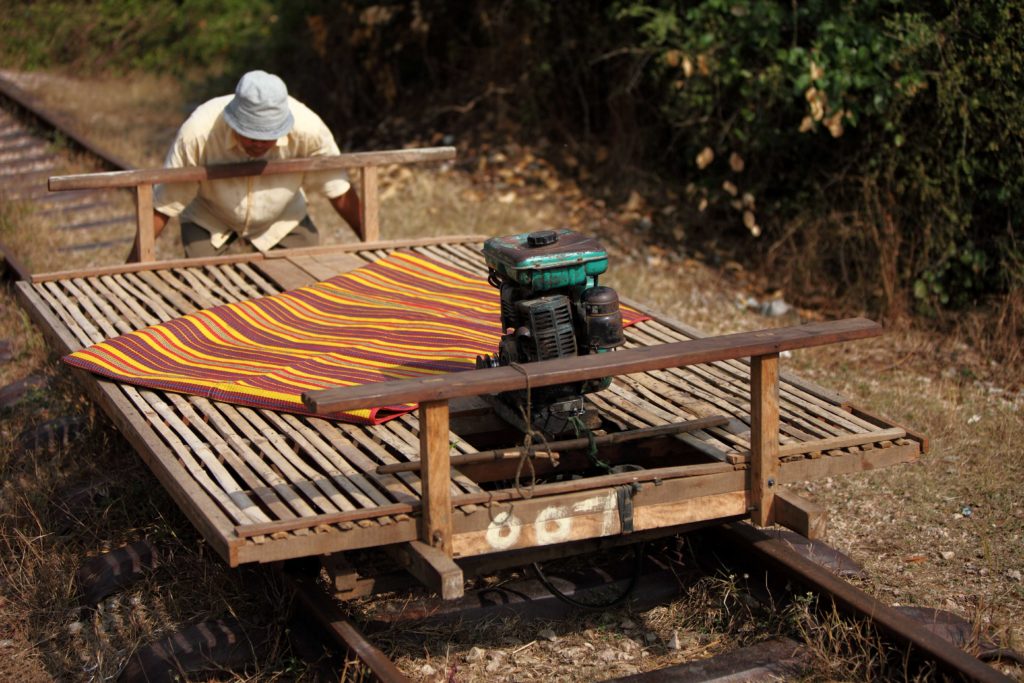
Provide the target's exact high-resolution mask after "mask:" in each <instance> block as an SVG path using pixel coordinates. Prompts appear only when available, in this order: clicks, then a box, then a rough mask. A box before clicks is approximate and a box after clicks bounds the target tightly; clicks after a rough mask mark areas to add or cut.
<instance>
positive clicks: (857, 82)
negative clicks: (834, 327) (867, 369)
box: [616, 0, 1024, 310]
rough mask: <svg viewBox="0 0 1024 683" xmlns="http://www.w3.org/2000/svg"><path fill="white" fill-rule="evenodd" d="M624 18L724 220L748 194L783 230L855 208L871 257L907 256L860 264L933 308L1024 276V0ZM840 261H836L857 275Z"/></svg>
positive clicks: (867, 273)
mask: <svg viewBox="0 0 1024 683" xmlns="http://www.w3.org/2000/svg"><path fill="white" fill-rule="evenodd" d="M616 16H617V17H618V18H619V19H620V20H622V21H625V22H630V23H631V24H632V25H633V26H634V28H635V30H636V31H637V34H638V35H639V44H640V45H641V46H642V47H643V48H644V50H646V51H647V53H648V54H649V55H651V56H653V57H654V58H653V59H651V60H650V67H649V68H648V69H647V74H646V75H647V77H648V84H649V87H650V88H651V90H650V93H651V95H650V96H651V97H652V98H653V99H655V100H656V101H657V102H658V103H659V106H660V109H661V111H662V113H663V117H664V121H665V123H666V124H667V125H668V126H669V127H670V128H671V131H672V134H671V139H672V141H673V143H672V145H671V146H669V147H668V148H667V149H668V150H669V154H670V155H671V157H673V158H674V159H675V160H676V163H675V164H674V168H675V171H676V172H677V173H680V174H684V175H687V176H690V177H693V178H695V179H696V181H697V183H696V187H697V188H698V189H699V191H700V195H701V197H703V198H704V200H705V201H707V200H710V206H711V208H712V210H714V209H716V208H718V209H719V212H718V217H719V218H721V219H725V220H726V221H728V220H729V216H730V214H737V212H751V209H752V207H753V206H754V205H755V201H749V200H748V201H745V202H739V201H737V200H735V199H733V197H736V196H737V195H739V194H740V193H749V194H750V195H751V197H752V198H753V199H754V200H756V204H757V205H758V214H759V215H758V216H756V217H747V216H744V221H743V222H744V224H746V226H747V227H748V228H752V227H756V228H757V231H756V232H755V234H757V233H758V232H760V230H761V228H762V226H763V227H764V228H765V232H766V235H767V236H768V237H769V238H772V237H776V236H778V235H780V234H781V233H782V232H783V227H784V225H785V223H786V222H787V221H790V220H792V219H793V218H794V217H795V216H797V215H800V214H807V213H808V212H822V211H832V212H836V211H840V212H855V213H858V214H859V215H860V217H861V218H860V220H861V221H862V222H863V221H869V222H872V223H873V225H871V226H867V230H868V232H871V231H872V230H875V231H877V232H878V233H879V234H880V235H882V237H880V238H878V239H876V240H875V244H874V246H875V249H876V250H877V251H876V252H875V253H867V254H864V259H865V261H871V260H874V261H875V262H877V263H879V264H882V263H884V262H886V259H885V258H881V257H880V256H881V255H880V254H879V253H878V251H881V250H884V249H898V250H899V254H898V259H896V260H894V261H892V265H891V268H892V269H893V272H891V273H881V274H880V273H878V272H877V269H875V271H876V272H872V270H871V269H867V270H865V269H863V268H861V269H858V270H857V272H859V273H861V274H862V275H861V276H862V277H863V278H865V279H870V278H872V277H879V275H880V276H881V277H882V278H883V279H884V278H886V277H892V278H894V279H896V280H898V281H899V282H900V283H902V285H903V287H905V288H907V289H908V290H909V289H911V288H912V291H913V293H914V296H915V298H916V300H917V301H918V302H919V303H920V304H921V305H922V309H923V310H927V309H934V307H935V306H936V305H939V306H946V307H959V306H964V305H968V304H970V303H973V302H974V301H976V300H977V299H979V298H980V297H982V296H984V295H986V294H988V293H991V292H998V291H1001V290H1002V291H1005V290H1004V289H1003V288H1004V287H1006V285H1007V283H1008V281H1009V280H1013V279H1014V276H1013V274H1012V273H1008V272H1006V271H1005V268H1006V267H1011V266H1007V265H1004V264H1007V259H1004V258H1001V255H1002V254H1003V253H1005V251H1006V250H1007V249H1008V248H1009V246H1008V244H1009V243H1010V242H1012V241H1013V237H1014V235H1015V234H1016V233H1019V231H1020V228H1019V227H1018V225H1019V223H1020V220H1021V211H1022V209H1024V107H1022V106H1021V105H1022V93H1024V76H1022V69H1024V66H1022V65H1024V41H1022V40H1021V38H1020V36H1021V35H1024V20H1022V7H1021V4H1020V3H1019V2H1011V3H1005V2H997V1H996V0H980V1H974V2H961V3H948V4H947V3H929V2H921V1H918V2H914V1H905V2H900V1H898V0H891V1H884V0H867V1H864V2H857V3H831V2H824V1H811V2H802V3H799V4H797V3H794V4H792V5H789V4H783V3H770V2H769V3H765V2H753V1H749V0H748V1H743V0H703V1H701V2H671V1H667V0H665V1H660V2H636V1H624V2H620V3H619V4H618V5H617V7H616ZM708 150H709V151H708ZM712 155H713V156H712ZM736 159H739V160H741V161H742V162H743V163H738V164H737V163H730V162H733V161H734V160H736ZM670 163H671V162H670ZM723 188H724V189H723ZM765 200H767V205H766V201H765ZM766 209H767V212H765V210H766ZM751 213H752V212H751ZM765 214H766V215H765ZM737 218H738V215H736V217H734V218H733V219H732V222H733V224H735V225H739V224H740V221H739V220H737ZM893 224H894V225H895V226H896V231H897V234H895V235H893V234H889V235H887V236H886V235H884V233H885V232H886V229H888V228H890V227H891V226H892V225H893ZM889 232H891V230H890V231H889ZM836 237H841V235H837V236H836ZM822 242H823V240H817V241H816V244H819V245H820V244H821V243H822ZM824 242H826V243H827V240H826V241H824ZM842 242H843V240H842V239H837V240H834V241H833V243H834V244H837V245H838V244H841V243H842ZM829 256H830V255H829V254H828V253H827V252H824V253H818V254H817V258H818V259H820V260H821V261H823V262H825V264H826V268H825V270H831V271H832V272H838V271H839V270H843V271H847V270H848V268H847V267H846V266H842V268H840V266H841V264H838V263H836V264H834V266H833V267H832V268H828V267H827V266H828V263H827V262H828V258H829ZM832 257H833V258H834V259H838V258H845V259H849V255H848V254H846V255H841V254H834V255H832ZM879 267H881V266H879ZM1017 281H1018V282H1019V276H1017ZM883 303H888V304H890V305H892V304H893V303H894V302H883Z"/></svg>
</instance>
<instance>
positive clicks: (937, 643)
mask: <svg viewBox="0 0 1024 683" xmlns="http://www.w3.org/2000/svg"><path fill="white" fill-rule="evenodd" d="M64 143H66V144H64ZM83 165H86V166H91V167H92V168H93V169H105V170H120V169H127V168H129V165H128V164H127V163H126V162H124V161H123V160H120V159H117V158H115V157H113V156H111V155H109V154H107V153H106V152H104V151H103V150H101V149H99V148H97V147H96V146H95V145H93V144H92V143H91V142H90V141H89V140H88V137H87V135H85V134H84V133H83V132H82V131H81V130H80V128H79V127H78V126H77V125H76V124H75V122H73V121H69V120H67V119H65V118H64V117H62V116H60V115H59V114H56V113H54V112H51V111H48V110H47V109H46V108H45V107H43V106H42V105H40V104H39V102H38V101H36V100H35V99H34V98H33V97H32V96H30V95H29V94H28V93H26V92H25V91H23V90H22V89H21V88H19V87H18V86H17V85H16V84H14V83H12V82H11V81H9V80H7V79H5V78H3V77H0V198H2V199H3V201H4V203H5V204H7V203H10V204H18V205H20V206H22V207H24V209H23V211H24V214H25V215H30V216H31V217H32V219H33V221H34V223H33V226H34V228H35V229H41V230H45V231H47V232H52V233H59V234H60V236H61V238H60V239H59V240H58V244H57V246H56V247H55V249H56V250H57V251H60V252H68V253H79V254H81V253H89V252H96V251H99V250H103V249H107V248H115V249H116V248H121V247H123V248H124V250H127V248H128V246H129V245H130V243H131V240H132V234H133V230H134V228H133V226H134V214H133V211H132V205H131V198H130V196H129V195H128V194H127V193H123V192H114V191H100V190H93V191H78V192H63V193H56V194H50V193H49V192H48V191H47V178H48V177H49V176H51V175H58V174H65V173H68V172H77V171H80V170H81V169H82V166H83ZM0 250H2V251H3V257H4V260H5V261H6V263H7V266H8V269H9V270H11V271H13V272H15V273H16V274H17V275H18V276H19V277H22V278H24V277H27V276H28V275H29V270H28V269H27V267H26V266H25V265H24V264H23V263H22V262H21V260H20V259H19V258H18V255H17V254H16V253H12V252H11V251H10V250H8V249H7V247H5V246H3V245H0ZM703 533H704V534H705V535H707V534H709V533H716V534H721V536H720V538H721V539H722V541H723V543H724V544H726V545H729V546H730V547H731V548H732V550H733V552H734V555H736V556H739V557H743V558H745V559H746V561H747V562H748V563H751V565H750V566H752V567H757V568H758V569H757V571H764V572H765V575H766V576H769V577H776V578H774V579H769V580H770V581H773V582H775V583H787V582H790V583H794V584H798V585H801V586H804V587H806V588H807V590H810V591H813V592H814V593H815V594H817V596H818V599H819V601H821V603H822V604H829V605H835V606H836V608H837V609H838V610H840V611H842V612H843V613H845V614H847V615H849V616H850V618H853V619H859V620H863V621H868V622H870V623H871V624H872V625H873V627H874V628H876V629H877V630H878V631H879V633H881V634H882V637H883V639H884V641H885V642H886V643H887V645H888V647H891V648H892V649H893V651H894V652H898V653H905V654H906V655H907V657H908V659H907V661H908V662H910V661H913V663H914V666H916V667H918V668H917V669H916V670H919V671H935V672H938V674H939V675H942V676H946V677H949V678H953V679H959V680H974V681H1005V680H1010V679H1009V678H1007V677H1006V676H1004V675H1003V674H1001V673H1000V672H998V671H997V670H995V669H994V668H992V667H990V666H988V665H987V664H985V663H984V662H982V661H980V660H978V659H976V658H974V657H972V656H971V655H969V654H967V653H966V652H964V651H963V650H961V649H960V648H959V647H957V646H956V645H954V644H953V643H951V642H950V641H949V640H946V639H943V638H942V637H940V636H939V635H936V633H935V632H934V631H932V630H929V629H928V628H927V627H925V626H923V625H922V624H921V623H920V622H915V621H914V620H912V619H910V618H908V617H907V616H906V615H904V614H902V613H900V612H898V611H896V610H893V609H892V608H889V607H887V606H885V605H882V604H881V603H879V602H878V601H877V600H875V599H873V598H871V597H870V596H869V595H867V594H866V593H864V592H863V591H860V590H858V589H856V588H855V587H853V586H852V585H851V584H849V583H848V582H845V581H842V580H841V579H839V578H838V577H837V576H835V575H834V574H832V573H830V572H828V571H826V570H823V569H822V568H821V567H820V566H817V565H814V564H813V563H811V562H809V561H808V560H806V559H805V558H804V557H803V556H801V555H800V554H799V553H797V552H796V551H795V550H794V549H793V548H792V547H788V546H787V545H786V544H784V543H781V542H778V541H777V540H773V539H772V538H770V537H769V536H766V535H765V534H763V533H761V532H758V531H756V530H754V529H752V528H751V527H749V526H747V525H742V524H730V525H727V526H726V527H722V528H718V529H716V530H714V531H711V532H709V531H705V532H703ZM114 552H115V553H117V552H121V554H122V555H124V556H125V557H124V558H121V559H120V560H118V561H117V562H116V563H115V562H113V561H111V562H107V565H109V567H110V568H111V571H113V570H116V572H117V574H118V580H117V581H116V582H114V584H116V585H114V584H111V585H113V586H114V588H113V589H115V590H116V589H119V588H121V587H123V586H124V585H125V584H126V582H127V580H128V579H131V578H132V577H133V576H136V575H137V576H138V577H142V576H145V574H146V571H147V570H148V569H149V568H151V567H146V566H143V565H145V562H144V561H143V560H144V559H145V558H144V557H142V556H143V555H144V553H136V554H135V555H136V556H131V554H130V553H125V552H124V549H121V550H119V551H114ZM112 554H113V553H112ZM140 557H142V559H141V560H140V559H139V558H140ZM534 559H536V557H535V556H527V555H526V554H523V555H522V557H518V558H512V560H510V564H515V563H516V562H517V561H521V563H523V564H526V563H529V562H530V561H532V560H534ZM133 562H134V563H135V565H137V566H134V565H132V563H133ZM96 564H97V565H98V566H99V567H100V568H99V569H98V570H97V572H98V573H97V576H95V577H93V578H92V579H89V580H90V581H92V582H93V585H96V583H97V582H102V581H103V580H109V577H107V579H105V578H104V571H106V570H105V569H104V563H103V562H99V563H96ZM154 564H155V563H154ZM126 568H127V569H126ZM746 571H748V572H749V571H753V570H752V569H750V568H749V567H748V569H747V570H746ZM287 581H288V583H289V584H290V585H291V587H292V589H293V590H294V591H295V594H296V595H297V597H298V599H299V602H300V603H301V604H302V605H303V609H304V611H305V613H306V614H308V615H309V616H312V617H314V618H315V619H317V620H318V621H319V622H320V623H321V624H322V625H323V626H324V628H325V630H326V632H327V633H329V634H330V635H331V636H332V638H334V640H335V641H336V642H337V643H338V644H339V645H341V646H342V647H343V648H345V649H346V650H347V652H348V655H347V656H348V657H349V659H348V660H347V661H346V664H345V668H344V670H343V676H347V677H348V678H344V680H361V679H363V678H375V679H378V680H382V681H387V682H389V683H390V682H391V681H402V680H407V679H406V678H405V676H404V675H403V674H402V673H401V672H400V671H399V670H398V669H397V667H396V666H395V665H394V663H393V662H391V661H390V660H389V659H388V658H387V656H386V655H385V654H384V653H383V652H382V651H381V650H380V649H378V648H377V647H375V646H374V645H373V644H372V643H371V642H370V640H369V639H368V638H367V636H366V635H365V634H364V633H363V632H362V631H361V630H360V628H359V627H358V626H357V625H356V624H355V623H354V622H353V621H352V620H351V619H350V618H349V617H348V616H347V615H346V614H345V612H344V611H343V610H341V609H339V607H338V604H337V602H336V601H335V600H334V598H333V596H331V595H330V594H329V593H327V592H325V591H324V590H323V585H322V584H318V583H317V582H316V581H311V580H309V578H308V577H302V576H299V577H294V576H289V577H288V578H287ZM659 581H660V582H661V583H658V582H659ZM665 582H668V583H665ZM641 592H642V593H643V595H646V596H647V600H648V602H649V603H650V602H651V601H654V602H655V604H657V601H664V600H667V599H670V598H671V597H672V594H673V584H671V581H670V579H669V578H666V577H664V576H663V577H661V578H660V579H656V580H652V582H650V583H648V584H647V585H645V586H644V587H643V589H642V591H641ZM509 596H512V594H511V593H509ZM509 601H510V603H511V602H514V599H513V597H509ZM527 602H528V601H527ZM425 604H427V605H428V606H427V607H422V608H421V610H420V614H421V615H422V614H427V613H432V614H435V615H436V614H440V613H441V612H442V611H443V609H444V608H443V605H439V604H437V603H433V604H432V606H431V604H430V603H425ZM540 604H541V601H540V600H539V599H538V600H534V605H533V607H534V608H536V607H537V606H538V605H540ZM552 604H553V601H546V602H544V605H545V607H544V608H545V609H549V610H550V609H551V606H552ZM525 609H526V610H527V611H529V609H530V606H529V605H527V607H526V608H525ZM562 609H563V611H564V609H565V608H564V607H563V608H562ZM451 614H452V615H454V616H455V618H461V617H462V616H465V614H462V615H461V616H460V613H459V612H458V611H457V610H452V611H451ZM474 614H475V613H474ZM238 628H239V627H238V626H237V625H235V624H232V623H226V622H216V623H210V624H205V625H204V624H200V625H198V626H195V627H192V628H190V629H189V630H188V631H187V632H182V633H183V634H187V635H185V636H184V640H185V641H186V645H187V644H188V643H189V642H193V641H194V644H195V645H196V647H195V653H198V654H199V655H201V657H199V658H198V661H199V664H202V663H203V661H202V660H205V659H207V658H210V657H215V656H216V653H215V652H213V651H211V650H203V649H202V647H201V646H200V644H201V643H203V642H209V641H210V640H211V638H212V639H213V641H216V640H217V638H218V637H220V638H221V639H222V640H224V639H226V640H227V641H230V643H235V642H236V641H237V639H238V637H239V635H240V634H239V632H238ZM211 634H212V635H211ZM218 634H220V635H218ZM190 639H193V640H190ZM166 640H167V642H166V643H165V642H163V641H161V643H156V644H154V646H151V647H150V648H149V649H148V650H147V651H146V652H145V653H143V655H144V656H148V657H149V658H150V659H149V660H146V661H144V660H143V656H136V657H135V660H134V661H135V662H136V663H139V662H142V664H137V665H136V669H139V668H140V667H143V665H144V664H145V663H146V662H148V663H149V664H150V665H152V666H155V667H156V668H157V669H159V668H160V666H161V662H163V661H164V660H163V659H161V658H160V656H159V653H160V652H161V649H160V648H164V649H165V650H166V653H167V654H168V655H170V656H174V657H178V658H180V657H181V655H182V654H183V652H182V651H172V650H171V649H170V645H169V643H171V642H172V639H166ZM230 643H229V644H230ZM780 647H781V648H782V649H783V650H784V649H785V648H787V647H790V645H788V644H785V643H783V644H782V645H777V644H775V645H772V646H771V647H765V648H762V650H763V652H761V651H759V654H758V655H757V656H753V658H752V659H748V660H742V658H739V659H736V661H735V662H733V663H732V664H729V663H721V662H720V663H719V664H720V665H719V666H718V668H717V669H716V668H715V666H712V665H710V664H707V665H705V668H704V670H705V671H706V672H708V674H709V675H710V673H711V672H716V671H717V673H716V674H715V675H717V676H720V677H721V676H725V675H731V676H738V675H740V674H742V673H743V672H747V673H749V672H755V673H756V672H758V671H760V675H764V676H767V675H776V674H777V671H776V670H773V669H771V667H770V666H767V665H766V664H765V661H769V662H770V661H771V660H774V661H778V660H779V659H780V656H779V653H780V652H781V651H782V650H780V649H779V648H780ZM221 652H222V653H226V654H224V656H225V657H226V660H225V661H224V662H221V663H222V664H223V665H225V666H227V665H228V663H229V662H230V661H232V660H231V658H232V657H235V658H238V657H239V656H241V658H242V661H244V659H245V657H246V656H248V653H247V652H241V654H239V652H238V650H237V648H234V649H232V648H230V647H229V648H227V649H226V650H224V649H223V648H222V650H221ZM195 653H194V654H195ZM349 662H351V666H350V664H349ZM797 664H799V662H797ZM687 666H688V667H689V668H687V669H686V670H683V668H681V667H677V668H676V670H660V671H654V672H648V673H643V674H637V675H635V676H630V677H629V678H628V679H623V680H630V681H635V682H638V683H639V682H641V681H643V682H646V683H654V682H655V681H662V680H698V678H694V676H695V675H696V674H695V673H694V672H695V671H697V668H698V667H694V666H692V665H687ZM908 666H909V665H908ZM744 667H746V668H744ZM759 667H760V668H759ZM130 668H131V664H130V665H129V669H130ZM148 673H152V671H151V670H150V671H149V672H148ZM147 675H148V674H147ZM750 675H751V676H753V674H750ZM909 675H911V676H912V675H913V674H912V673H911V674H909ZM708 679H709V680H710V678H708ZM744 680H747V679H744Z"/></svg>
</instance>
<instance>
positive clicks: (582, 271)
mask: <svg viewBox="0 0 1024 683" xmlns="http://www.w3.org/2000/svg"><path fill="white" fill-rule="evenodd" d="M483 252H484V258H485V259H486V261H487V266H488V267H489V268H490V269H491V270H493V271H495V272H496V273H497V274H498V275H499V276H501V277H502V278H504V279H506V280H508V281H510V282H515V283H516V284H517V285H519V286H520V287H528V288H530V289H531V290H533V291H535V292H546V291H549V290H553V289H561V288H564V287H574V286H576V285H583V286H585V287H592V286H594V285H595V284H596V282H597V279H596V278H597V276H598V275H600V274H601V273H603V272H605V271H606V270H607V269H608V253H607V252H606V251H605V250H604V248H603V247H602V246H601V244H600V243H599V242H598V241H597V240H596V239H594V238H593V237H586V236H584V235H580V234H579V233H576V232H573V231H572V230H569V229H566V228H561V229H558V230H541V231H538V232H530V233H522V234H519V235H508V236H506V237H492V238H491V239H489V240H487V241H486V242H484V249H483Z"/></svg>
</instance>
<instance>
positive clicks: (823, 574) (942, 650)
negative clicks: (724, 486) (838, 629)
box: [719, 522, 1013, 683]
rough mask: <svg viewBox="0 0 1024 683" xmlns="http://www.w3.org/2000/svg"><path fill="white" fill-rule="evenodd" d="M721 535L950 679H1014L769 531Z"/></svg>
mask: <svg viewBox="0 0 1024 683" xmlns="http://www.w3.org/2000/svg"><path fill="white" fill-rule="evenodd" d="M719 533H720V538H721V540H722V541H725V542H728V543H731V544H732V545H733V546H735V547H737V548H741V549H742V550H743V552H744V554H745V556H746V557H749V558H752V559H753V560H754V561H755V562H759V563H762V564H764V565H766V566H767V567H769V568H771V569H774V570H776V571H780V572H782V573H783V574H785V575H786V576H788V577H789V578H791V579H793V580H795V581H796V582H798V583H800V584H803V585H804V586H806V587H807V588H809V589H811V590H812V591H813V592H815V593H818V594H819V595H821V596H824V597H827V598H828V599H830V600H831V601H832V602H833V603H834V604H835V606H836V607H837V608H838V609H839V610H840V611H843V612H845V613H847V614H850V615H853V616H857V617H863V618H865V619H867V620H869V621H870V622H871V623H872V624H874V625H875V626H877V627H878V629H879V631H881V632H882V633H884V634H885V635H886V636H888V637H889V638H890V639H891V640H892V641H894V642H898V643H900V644H903V645H905V646H906V647H909V648H911V649H912V650H914V651H916V652H917V653H918V654H919V655H921V656H923V657H924V658H926V659H928V660H930V661H932V662H934V663H935V664H936V665H938V667H939V668H940V669H941V670H942V672H943V673H945V674H946V675H947V676H951V677H953V678H955V679H957V680H967V681H978V682H979V683H1008V682H1010V681H1012V680H1013V679H1011V678H1009V677H1008V676H1004V675H1003V674H1002V673H1000V672H999V671H996V670H995V669H993V668H992V667H991V666H989V665H988V664H985V663H984V662H982V661H981V660H979V659H977V658H976V657H972V656H971V655H970V654H968V653H967V652H964V651H963V650H961V649H960V648H958V647H956V646H955V645H953V644H951V643H950V642H949V641H948V640H945V639H943V638H940V637H939V636H937V635H935V634H934V633H932V632H931V631H928V630H927V629H925V628H923V627H922V626H921V625H919V624H918V623H916V622H915V621H914V620H912V619H910V618H909V617H907V616H906V615H903V614H900V613H899V612H898V611H896V610H894V609H892V608H891V607H889V606H888V605H886V604H884V603H882V602H880V601H879V600H877V599H876V598H874V597H872V596H871V595H868V594H867V593H865V592H864V591H862V590H860V589H859V588H857V587H855V586H853V585H852V584H850V583H848V582H846V581H844V580H842V579H841V578H839V577H838V576H836V575H835V574H833V573H832V572H830V571H828V570H827V569H824V568H823V567H821V566H819V565H817V564H815V563H813V562H811V561H810V560H808V559H806V558H804V557H802V556H800V555H798V554H797V553H795V552H793V550H792V549H791V548H789V547H788V546H787V545H786V544H785V543H783V542H782V541H779V540H777V539H774V538H772V537H771V536H769V535H768V534H766V533H765V532H763V531H760V530H758V529H755V528H754V527H752V526H751V525H749V524H746V523H743V522H730V523H727V524H724V525H722V526H721V527H720V528H719Z"/></svg>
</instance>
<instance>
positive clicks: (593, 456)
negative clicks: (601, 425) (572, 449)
mask: <svg viewBox="0 0 1024 683" xmlns="http://www.w3.org/2000/svg"><path fill="white" fill-rule="evenodd" d="M568 422H569V424H571V425H572V428H573V429H574V430H575V431H576V438H577V439H578V438H580V435H581V434H586V435H587V442H588V447H587V457H588V458H590V463H591V464H592V465H593V466H594V467H597V468H600V469H602V470H604V471H605V472H608V473H610V472H611V471H612V466H611V465H609V464H608V463H607V462H605V461H604V460H601V458H599V457H597V439H596V438H595V437H594V432H593V430H591V429H590V428H588V427H587V426H586V425H585V424H583V420H581V419H580V418H579V417H578V416H576V415H574V416H572V417H570V418H569V420H568Z"/></svg>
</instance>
